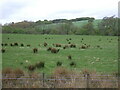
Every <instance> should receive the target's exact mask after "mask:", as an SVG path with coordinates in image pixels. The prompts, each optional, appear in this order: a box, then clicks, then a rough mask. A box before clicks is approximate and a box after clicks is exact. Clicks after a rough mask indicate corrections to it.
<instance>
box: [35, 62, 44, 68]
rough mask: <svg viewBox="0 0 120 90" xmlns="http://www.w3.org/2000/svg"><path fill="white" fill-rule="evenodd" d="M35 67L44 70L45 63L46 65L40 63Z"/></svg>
mask: <svg viewBox="0 0 120 90" xmlns="http://www.w3.org/2000/svg"><path fill="white" fill-rule="evenodd" d="M35 66H36V67H37V68H44V66H45V63H44V62H39V63H36V64H35Z"/></svg>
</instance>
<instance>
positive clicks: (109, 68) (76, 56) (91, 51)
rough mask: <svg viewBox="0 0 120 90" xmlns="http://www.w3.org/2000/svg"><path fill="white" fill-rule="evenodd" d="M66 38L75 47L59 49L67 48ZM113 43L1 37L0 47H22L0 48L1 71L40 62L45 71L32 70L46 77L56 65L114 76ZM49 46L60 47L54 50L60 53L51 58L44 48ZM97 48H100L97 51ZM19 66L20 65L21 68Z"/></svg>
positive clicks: (107, 40)
mask: <svg viewBox="0 0 120 90" xmlns="http://www.w3.org/2000/svg"><path fill="white" fill-rule="evenodd" d="M8 38H9V39H8ZM45 38H47V39H45ZM49 38H50V39H49ZM67 38H68V39H69V38H71V39H72V40H71V41H70V42H71V43H73V44H75V45H76V46H77V47H76V48H67V49H63V46H64V45H67V44H68V41H67V40H66V39H67ZM82 38H83V40H82ZM117 40H118V37H115V36H85V35H83V36H77V35H26V34H3V35H2V43H7V44H10V43H15V42H17V43H18V44H20V43H23V44H24V45H25V46H24V47H21V46H20V45H18V46H13V47H11V46H10V45H8V46H3V48H5V50H6V52H5V53H3V54H2V63H3V64H2V65H3V68H5V67H12V68H21V69H23V70H27V69H26V68H25V66H28V65H31V64H35V63H37V62H39V61H44V62H45V68H43V69H36V71H37V72H46V73H48V74H50V73H52V72H51V71H53V70H54V69H55V67H57V66H56V62H57V61H61V62H62V63H63V64H62V66H64V67H66V68H68V69H76V70H78V71H80V70H82V69H84V68H88V69H91V70H96V71H98V72H105V73H112V72H117V70H118V62H117V59H118V48H117V47H118V41H117ZM81 41H82V42H81ZM44 42H47V43H48V46H47V47H44V46H43V43H44ZM53 43H59V44H62V47H57V48H59V49H60V51H59V52H58V53H55V54H54V53H51V52H48V51H47V48H48V47H53V45H52V44H53ZM27 44H30V45H31V47H27V46H26V45H27ZM39 44H40V46H39ZM83 44H87V45H90V47H89V48H87V49H79V48H80V47H81V46H82V45H83ZM98 45H99V46H100V47H97V46H98ZM33 48H38V53H37V54H35V53H33V51H32V49H33ZM55 48H56V47H55ZM68 55H71V56H72V60H68V58H67V56H68ZM26 60H27V61H28V62H26ZM72 61H74V62H75V63H76V67H71V66H70V65H69V64H70V62H72ZM20 63H23V64H22V65H21V64H20Z"/></svg>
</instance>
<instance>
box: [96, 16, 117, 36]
mask: <svg viewBox="0 0 120 90" xmlns="http://www.w3.org/2000/svg"><path fill="white" fill-rule="evenodd" d="M98 28H99V30H100V32H101V34H102V35H117V33H118V29H117V28H118V18H115V16H111V17H104V18H103V19H102V21H101V22H100V23H99V24H98Z"/></svg>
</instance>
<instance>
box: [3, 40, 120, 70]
mask: <svg viewBox="0 0 120 90" xmlns="http://www.w3.org/2000/svg"><path fill="white" fill-rule="evenodd" d="M8 39H10V38H8ZM45 39H47V38H45ZM49 39H50V38H49ZM107 40H109V39H107ZM66 41H67V42H68V44H60V43H53V44H52V46H51V47H49V44H48V43H47V42H44V43H43V44H42V46H44V47H46V50H47V51H48V52H51V53H58V52H60V50H61V49H63V50H64V49H68V48H77V45H76V44H72V43H71V41H72V38H67V39H66ZM98 41H101V39H99V40H98ZM111 41H112V39H110V40H109V43H111ZM118 41H119V39H118ZM83 42H84V38H82V39H81V43H82V45H81V46H80V47H79V49H87V48H90V47H91V45H88V44H85V43H83ZM1 46H2V49H1V52H2V53H5V52H6V49H5V48H3V46H5V47H6V46H11V47H14V46H20V47H25V46H27V47H31V45H30V44H27V45H25V44H23V43H17V42H15V43H10V44H8V43H1ZM39 46H41V45H40V44H39ZM96 47H97V48H100V49H102V47H101V46H100V45H96ZM32 51H33V53H38V48H33V49H32ZM67 58H68V59H69V60H71V59H72V56H71V55H68V56H67ZM44 64H45V63H44V62H39V63H36V64H35V65H29V66H28V67H26V68H28V70H30V71H34V70H35V68H43V67H44ZM56 65H57V66H61V65H62V62H60V61H58V62H57V63H56ZM70 66H76V63H75V62H71V63H70Z"/></svg>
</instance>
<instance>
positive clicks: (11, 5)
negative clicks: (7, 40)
mask: <svg viewBox="0 0 120 90" xmlns="http://www.w3.org/2000/svg"><path fill="white" fill-rule="evenodd" d="M118 1H119V0H0V23H2V24H5V23H9V22H19V21H23V20H28V21H37V20H44V19H48V20H53V19H58V18H61V19H63V18H64V19H72V18H79V17H87V16H88V17H95V18H96V19H100V18H103V17H105V16H112V15H115V16H118Z"/></svg>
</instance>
